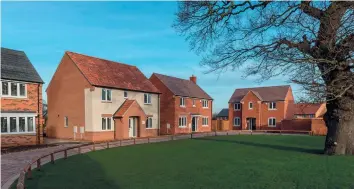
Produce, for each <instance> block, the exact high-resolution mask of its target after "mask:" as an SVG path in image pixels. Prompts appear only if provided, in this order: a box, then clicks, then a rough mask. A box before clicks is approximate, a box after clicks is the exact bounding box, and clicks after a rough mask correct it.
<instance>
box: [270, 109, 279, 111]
mask: <svg viewBox="0 0 354 189" xmlns="http://www.w3.org/2000/svg"><path fill="white" fill-rule="evenodd" d="M268 110H269V111H274V110H277V109H268Z"/></svg>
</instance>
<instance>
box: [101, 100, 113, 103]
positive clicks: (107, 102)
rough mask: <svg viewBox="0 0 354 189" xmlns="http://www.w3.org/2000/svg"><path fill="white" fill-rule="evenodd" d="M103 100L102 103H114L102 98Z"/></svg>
mask: <svg viewBox="0 0 354 189" xmlns="http://www.w3.org/2000/svg"><path fill="white" fill-rule="evenodd" d="M101 102H102V103H112V101H104V100H102V101H101Z"/></svg>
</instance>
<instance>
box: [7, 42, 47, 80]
mask: <svg viewBox="0 0 354 189" xmlns="http://www.w3.org/2000/svg"><path fill="white" fill-rule="evenodd" d="M1 79H9V80H17V81H28V82H35V83H44V82H43V80H42V78H41V77H40V76H39V74H38V72H37V71H36V69H35V68H34V67H33V65H32V63H31V61H30V60H29V59H28V57H27V55H26V53H25V52H23V51H18V50H13V49H7V48H3V47H1Z"/></svg>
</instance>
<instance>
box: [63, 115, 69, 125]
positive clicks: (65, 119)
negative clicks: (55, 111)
mask: <svg viewBox="0 0 354 189" xmlns="http://www.w3.org/2000/svg"><path fill="white" fill-rule="evenodd" d="M68 126H69V118H68V116H64V127H68Z"/></svg>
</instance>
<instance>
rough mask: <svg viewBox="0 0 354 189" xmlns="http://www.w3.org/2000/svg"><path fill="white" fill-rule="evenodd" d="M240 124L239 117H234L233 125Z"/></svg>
mask: <svg viewBox="0 0 354 189" xmlns="http://www.w3.org/2000/svg"><path fill="white" fill-rule="evenodd" d="M240 125H241V119H240V118H239V117H235V118H234V126H240Z"/></svg>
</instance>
